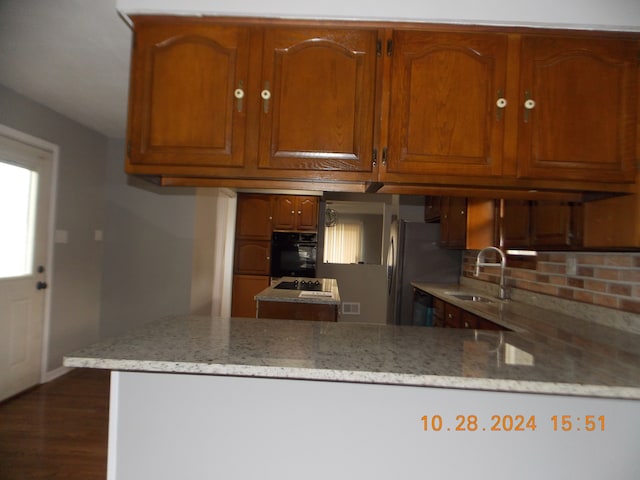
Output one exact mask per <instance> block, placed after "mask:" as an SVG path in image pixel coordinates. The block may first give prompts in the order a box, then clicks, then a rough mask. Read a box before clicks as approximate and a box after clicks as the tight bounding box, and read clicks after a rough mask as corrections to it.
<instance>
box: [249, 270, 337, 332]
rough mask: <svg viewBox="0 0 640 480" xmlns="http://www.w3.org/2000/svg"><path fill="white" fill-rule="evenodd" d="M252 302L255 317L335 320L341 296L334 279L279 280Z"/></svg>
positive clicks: (291, 278)
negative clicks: (254, 304)
mask: <svg viewBox="0 0 640 480" xmlns="http://www.w3.org/2000/svg"><path fill="white" fill-rule="evenodd" d="M255 300H256V304H257V308H256V310H257V313H256V315H257V317H258V318H279V319H288V320H317V321H325V322H336V321H338V308H339V306H340V293H339V291H338V282H336V280H335V279H333V278H297V277H296V278H294V277H282V278H280V279H279V280H278V281H277V282H276V283H275V284H274V285H272V286H269V287H267V288H265V289H264V290H263V291H261V292H259V293H258V294H257V295H256V296H255Z"/></svg>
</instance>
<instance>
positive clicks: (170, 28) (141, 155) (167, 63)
mask: <svg viewBox="0 0 640 480" xmlns="http://www.w3.org/2000/svg"><path fill="white" fill-rule="evenodd" d="M248 39H249V33H248V31H247V30H246V29H244V28H240V27H227V26H212V25H197V24H185V25H178V24H176V25H172V24H166V23H164V22H162V23H159V24H157V25H150V24H146V23H142V24H140V25H136V45H135V47H134V50H133V55H132V92H131V100H130V102H131V106H130V121H129V126H130V131H129V142H130V153H129V161H130V163H131V164H164V165H180V166H183V167H184V166H203V165H207V166H240V165H242V164H243V161H244V136H245V114H244V112H245V109H243V110H242V111H240V112H239V111H238V108H237V107H238V105H237V102H236V99H235V97H234V90H235V89H236V88H237V87H239V86H240V85H241V84H243V83H244V82H246V79H247V76H248V59H249V56H248V45H249V40H248Z"/></svg>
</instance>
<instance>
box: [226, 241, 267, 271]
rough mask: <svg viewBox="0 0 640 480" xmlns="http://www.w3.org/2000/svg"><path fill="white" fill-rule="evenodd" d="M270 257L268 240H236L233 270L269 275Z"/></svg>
mask: <svg viewBox="0 0 640 480" xmlns="http://www.w3.org/2000/svg"><path fill="white" fill-rule="evenodd" d="M270 257H271V243H270V242H263V241H251V240H238V241H237V242H236V258H235V268H234V271H235V273H241V274H245V275H269V272H270V270H271V263H270V260H271V258H270Z"/></svg>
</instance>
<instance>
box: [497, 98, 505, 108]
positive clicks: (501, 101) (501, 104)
mask: <svg viewBox="0 0 640 480" xmlns="http://www.w3.org/2000/svg"><path fill="white" fill-rule="evenodd" d="M496 106H497V107H498V108H505V107H506V106H507V99H506V98H499V99H498V100H497V101H496Z"/></svg>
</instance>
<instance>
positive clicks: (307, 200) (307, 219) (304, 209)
mask: <svg viewBox="0 0 640 480" xmlns="http://www.w3.org/2000/svg"><path fill="white" fill-rule="evenodd" d="M297 200H298V210H297V215H298V220H297V226H298V230H309V231H314V232H315V231H316V230H318V198H317V197H298V199H297Z"/></svg>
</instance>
